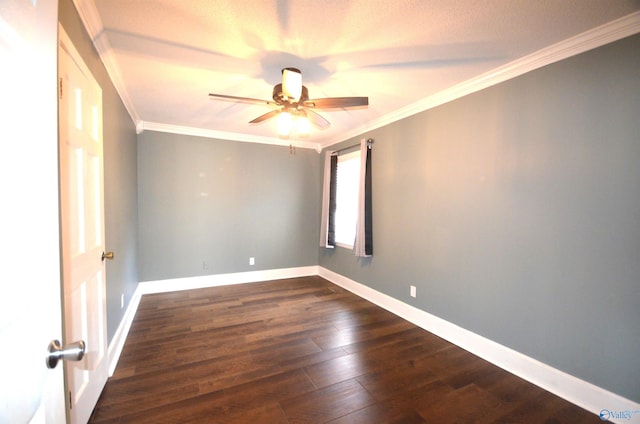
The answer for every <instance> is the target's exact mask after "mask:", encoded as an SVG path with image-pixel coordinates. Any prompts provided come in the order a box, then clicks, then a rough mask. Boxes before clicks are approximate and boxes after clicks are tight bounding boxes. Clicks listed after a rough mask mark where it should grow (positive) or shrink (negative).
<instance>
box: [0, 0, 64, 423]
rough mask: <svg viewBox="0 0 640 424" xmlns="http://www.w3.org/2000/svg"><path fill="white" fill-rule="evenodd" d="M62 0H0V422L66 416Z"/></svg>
mask: <svg viewBox="0 0 640 424" xmlns="http://www.w3.org/2000/svg"><path fill="white" fill-rule="evenodd" d="M57 29H58V2H57V1H51V0H45V1H37V2H35V1H33V2H32V1H27V0H1V1H0V64H1V65H0V75H1V77H0V122H1V124H0V196H1V198H2V206H1V207H0V346H2V347H1V348H0V423H12V424H13V423H17V424H22V423H45V422H46V423H63V422H64V421H65V404H64V383H63V374H62V367H57V368H56V369H53V370H49V369H47V367H46V366H45V353H46V349H47V345H48V344H49V342H50V341H51V340H52V339H61V335H62V327H61V307H60V251H59V221H58V219H59V213H58V142H57V139H58V129H57V126H58V118H57V107H58V105H57V90H56V85H57V84H56V74H57V69H56V58H57Z"/></svg>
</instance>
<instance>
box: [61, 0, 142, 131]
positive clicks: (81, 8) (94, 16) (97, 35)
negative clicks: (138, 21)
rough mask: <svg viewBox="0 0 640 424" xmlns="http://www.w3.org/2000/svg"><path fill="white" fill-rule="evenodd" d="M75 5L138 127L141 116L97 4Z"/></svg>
mask: <svg viewBox="0 0 640 424" xmlns="http://www.w3.org/2000/svg"><path fill="white" fill-rule="evenodd" d="M73 4H74V6H75V7H76V10H77V11H78V14H79V15H80V20H82V24H83V25H84V27H85V29H86V30H87V32H88V33H89V38H91V41H92V42H93V46H94V47H95V49H96V51H97V52H98V56H100V60H101V61H102V63H103V64H104V67H105V69H106V70H107V74H109V78H110V79H111V82H112V83H113V86H114V87H115V89H116V91H117V92H118V95H119V96H120V99H121V100H122V103H123V104H124V107H125V109H127V112H128V113H129V116H130V117H131V120H132V121H133V123H134V124H135V125H136V127H137V126H138V125H139V122H140V116H139V115H138V112H137V111H136V108H135V106H134V104H133V101H132V100H131V96H130V95H129V92H128V90H127V87H126V85H125V83H124V79H123V78H122V73H121V72H120V66H119V65H118V61H117V60H116V58H115V55H114V54H113V49H112V48H111V44H110V43H109V40H108V38H107V36H106V34H105V32H104V25H103V24H102V20H101V19H100V14H99V13H98V9H97V8H96V5H95V3H94V2H93V0H73Z"/></svg>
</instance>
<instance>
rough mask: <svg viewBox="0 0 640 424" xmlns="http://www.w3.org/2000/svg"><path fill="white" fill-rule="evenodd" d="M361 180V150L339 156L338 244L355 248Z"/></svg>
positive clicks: (336, 227) (336, 223)
mask: <svg viewBox="0 0 640 424" xmlns="http://www.w3.org/2000/svg"><path fill="white" fill-rule="evenodd" d="M359 181H360V151H359V150H358V151H355V152H352V153H346V154H343V155H340V156H338V171H337V183H336V214H335V232H336V238H335V241H336V244H337V245H339V246H342V247H347V248H349V249H351V248H353V242H354V241H355V238H356V221H357V219H358V187H359Z"/></svg>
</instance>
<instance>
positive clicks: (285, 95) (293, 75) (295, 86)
mask: <svg viewBox="0 0 640 424" xmlns="http://www.w3.org/2000/svg"><path fill="white" fill-rule="evenodd" d="M209 96H210V97H212V98H217V99H222V100H232V101H237V102H241V103H251V104H260V105H266V106H270V107H274V108H275V109H274V110H272V111H270V112H267V113H265V114H263V115H260V116H258V117H257V118H255V119H253V120H252V121H250V122H249V123H250V124H259V123H261V122H264V121H266V120H267V119H270V118H274V117H276V116H278V121H279V122H278V126H279V128H280V130H279V132H280V135H283V136H287V135H288V134H289V130H290V128H291V127H292V125H293V124H294V121H295V122H296V124H297V128H298V133H299V134H300V133H302V134H304V133H305V130H306V132H307V133H308V129H309V128H308V127H309V123H310V124H313V125H314V126H316V127H317V128H319V129H321V130H324V129H327V128H329V126H330V125H331V124H330V123H329V121H327V120H326V119H325V118H324V117H323V116H321V115H319V114H318V113H316V112H315V111H314V110H313V109H349V108H359V107H364V106H368V105H369V98H368V97H327V98H321V99H309V91H308V90H307V87H305V86H304V85H302V72H301V71H300V70H299V69H297V68H284V69H282V83H280V84H276V85H275V86H274V87H273V95H272V98H273V100H260V99H253V98H250V97H238V96H230V95H226V94H214V93H209ZM305 126H306V128H305Z"/></svg>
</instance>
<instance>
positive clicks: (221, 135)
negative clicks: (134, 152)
mask: <svg viewBox="0 0 640 424" xmlns="http://www.w3.org/2000/svg"><path fill="white" fill-rule="evenodd" d="M145 130H148V131H158V132H165V133H171V134H182V135H192V136H197V137H207V138H217V139H223V140H231V141H241V142H244V143H259V144H272V145H276V146H287V147H289V146H295V147H297V148H298V147H299V148H303V149H314V150H315V151H317V152H320V150H321V148H320V145H319V144H317V143H313V142H310V141H304V140H297V139H296V140H293V139H282V138H276V137H261V136H256V135H250V134H240V133H232V132H226V131H216V130H207V129H203V128H195V127H186V126H182V125H171V124H161V123H158V122H147V121H140V122H139V123H138V125H137V126H136V131H137V132H138V134H140V133H141V132H143V131H145Z"/></svg>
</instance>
